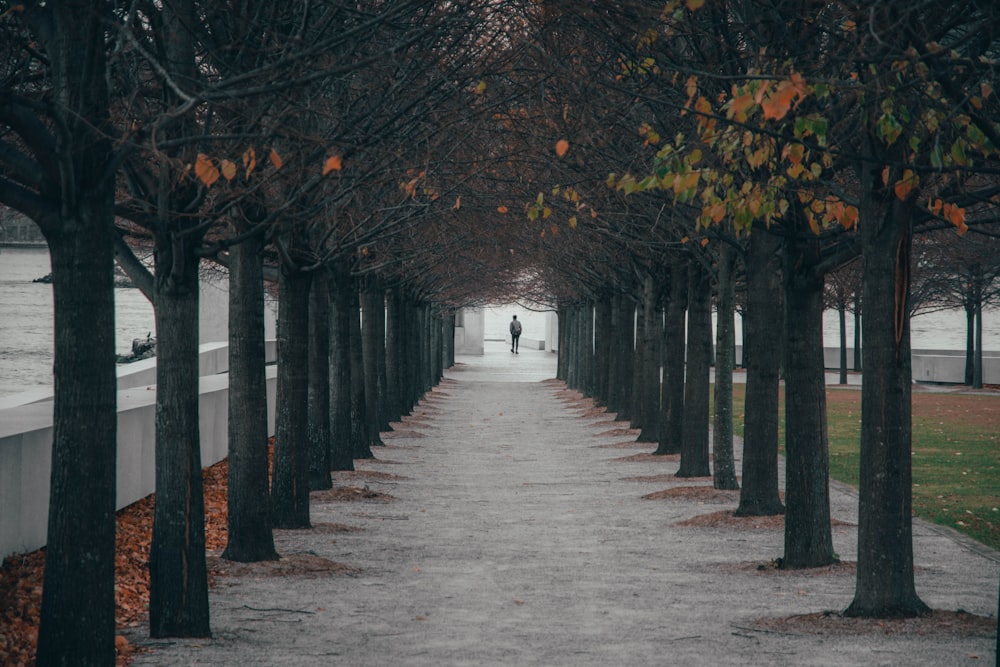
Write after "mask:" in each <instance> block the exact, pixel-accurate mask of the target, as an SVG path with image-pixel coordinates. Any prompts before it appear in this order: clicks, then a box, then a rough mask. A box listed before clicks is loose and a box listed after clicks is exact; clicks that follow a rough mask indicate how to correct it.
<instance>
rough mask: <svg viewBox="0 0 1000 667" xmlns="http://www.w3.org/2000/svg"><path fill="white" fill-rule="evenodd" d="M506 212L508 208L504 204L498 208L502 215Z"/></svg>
mask: <svg viewBox="0 0 1000 667" xmlns="http://www.w3.org/2000/svg"><path fill="white" fill-rule="evenodd" d="M506 212H507V207H506V206H504V205H502V204H501V205H500V206H497V213H501V214H502V213H506Z"/></svg>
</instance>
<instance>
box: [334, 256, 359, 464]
mask: <svg viewBox="0 0 1000 667" xmlns="http://www.w3.org/2000/svg"><path fill="white" fill-rule="evenodd" d="M350 290H351V276H350V272H349V270H348V268H347V267H346V266H345V265H344V261H343V260H334V263H333V267H332V271H331V275H330V291H331V300H330V377H331V381H330V438H331V444H332V448H331V450H330V469H331V470H354V456H353V452H352V450H351V353H350V345H351V332H350V326H351V322H350V313H351V307H350V303H351V295H350Z"/></svg>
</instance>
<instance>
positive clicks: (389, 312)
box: [385, 287, 406, 422]
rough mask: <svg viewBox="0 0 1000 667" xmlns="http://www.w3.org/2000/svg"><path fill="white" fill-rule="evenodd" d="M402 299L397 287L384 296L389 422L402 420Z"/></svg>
mask: <svg viewBox="0 0 1000 667" xmlns="http://www.w3.org/2000/svg"><path fill="white" fill-rule="evenodd" d="M402 306H403V297H402V292H401V290H400V288H399V287H393V288H391V289H390V290H389V291H388V293H387V294H386V327H385V328H386V333H385V336H386V340H385V402H386V416H387V417H388V419H389V421H390V422H398V421H399V420H400V419H402V418H403V408H402V398H401V395H400V394H401V391H400V389H401V386H402V382H403V377H404V373H403V366H402V364H403V357H405V355H406V352H405V350H404V349H403V347H402V346H403V341H404V337H403V332H402V327H403V319H402Z"/></svg>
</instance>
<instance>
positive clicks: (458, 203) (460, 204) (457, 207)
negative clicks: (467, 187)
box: [451, 195, 462, 211]
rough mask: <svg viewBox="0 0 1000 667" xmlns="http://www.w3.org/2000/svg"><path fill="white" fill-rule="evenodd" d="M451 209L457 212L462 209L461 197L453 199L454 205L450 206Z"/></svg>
mask: <svg viewBox="0 0 1000 667" xmlns="http://www.w3.org/2000/svg"><path fill="white" fill-rule="evenodd" d="M451 208H452V210H453V211H457V210H458V209H460V208H462V197H461V195H459V196H458V197H455V205H454V206H452V207H451Z"/></svg>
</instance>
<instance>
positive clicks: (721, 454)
mask: <svg viewBox="0 0 1000 667" xmlns="http://www.w3.org/2000/svg"><path fill="white" fill-rule="evenodd" d="M718 264H719V278H718V283H719V284H718V289H717V292H718V298H717V301H716V307H715V309H716V313H717V315H716V327H715V340H716V343H715V402H714V413H715V414H714V416H713V422H712V454H713V457H714V461H713V463H714V466H713V478H712V482H713V486H714V487H715V488H717V489H738V488H740V485H739V483H738V482H737V481H736V462H735V458H734V454H733V367H734V366H735V362H736V327H735V325H734V322H733V318H734V314H735V305H736V295H735V291H736V270H735V269H736V266H735V265H736V248H734V247H733V246H731V245H729V244H728V243H723V244H722V246H721V247H720V249H719V260H718Z"/></svg>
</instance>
